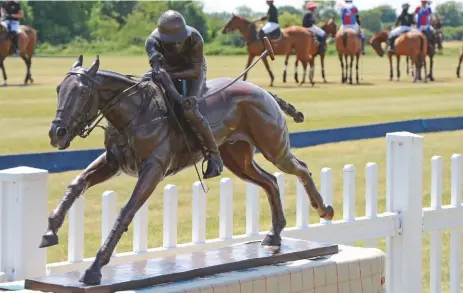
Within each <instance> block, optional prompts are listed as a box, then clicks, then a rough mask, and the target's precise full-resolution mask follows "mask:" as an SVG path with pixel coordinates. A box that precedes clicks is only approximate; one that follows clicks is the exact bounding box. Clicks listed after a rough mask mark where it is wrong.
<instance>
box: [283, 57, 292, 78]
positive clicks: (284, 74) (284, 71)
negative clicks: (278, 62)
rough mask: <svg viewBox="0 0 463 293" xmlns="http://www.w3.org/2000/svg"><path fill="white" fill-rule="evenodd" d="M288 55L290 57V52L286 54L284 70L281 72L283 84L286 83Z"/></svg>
mask: <svg viewBox="0 0 463 293" xmlns="http://www.w3.org/2000/svg"><path fill="white" fill-rule="evenodd" d="M289 55H291V52H290V53H288V54H286V58H285V68H284V70H283V83H286V74H287V71H288V59H289Z"/></svg>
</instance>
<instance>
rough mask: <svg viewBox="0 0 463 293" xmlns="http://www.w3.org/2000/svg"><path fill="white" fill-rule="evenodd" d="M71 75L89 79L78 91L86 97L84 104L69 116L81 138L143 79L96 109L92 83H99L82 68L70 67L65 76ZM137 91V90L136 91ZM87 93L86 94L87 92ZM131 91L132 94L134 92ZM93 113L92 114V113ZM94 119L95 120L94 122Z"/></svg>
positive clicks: (83, 97)
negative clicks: (87, 83)
mask: <svg viewBox="0 0 463 293" xmlns="http://www.w3.org/2000/svg"><path fill="white" fill-rule="evenodd" d="M71 75H78V76H85V77H87V78H88V80H89V81H90V86H86V85H84V84H83V85H82V87H81V91H80V97H79V98H81V99H86V103H85V106H84V108H83V110H82V111H79V112H78V113H77V115H73V116H71V119H70V121H69V124H70V125H72V124H73V122H76V123H77V126H79V130H78V131H79V133H78V134H77V135H78V136H80V137H82V138H86V137H88V136H89V135H90V133H91V132H92V131H93V130H94V129H95V128H96V127H98V124H99V123H100V122H101V120H103V118H104V114H105V113H106V112H107V111H108V110H109V109H111V108H112V107H113V106H115V105H116V104H117V103H118V102H119V101H120V100H121V99H122V98H123V95H124V94H125V93H126V92H127V91H129V90H130V89H132V88H134V87H136V86H138V85H139V84H140V83H142V82H143V81H144V80H143V79H142V80H140V81H139V82H137V83H136V84H134V85H132V86H130V87H129V88H127V89H125V90H123V91H122V92H120V93H118V94H116V95H115V96H114V97H112V98H111V99H109V101H108V103H107V104H106V105H105V106H104V107H103V108H102V109H101V110H100V111H98V103H94V102H93V99H94V97H93V95H92V93H93V90H94V84H97V85H100V84H101V83H100V82H99V81H98V80H96V79H95V78H94V77H93V76H91V75H90V74H88V72H87V71H86V70H85V69H83V68H72V69H71V70H69V72H68V73H67V74H66V77H65V79H66V78H67V77H69V76H71ZM136 92H137V91H136ZM136 92H135V93H136ZM87 93H88V94H87ZM135 93H133V94H135ZM118 96H120V97H119V99H118V100H117V101H116V102H115V103H110V102H111V101H112V100H114V99H115V98H116V97H118ZM61 111H63V109H59V108H58V109H57V112H61ZM93 113H95V114H94V115H93V116H92V114H93ZM95 121H96V122H95ZM53 122H58V123H61V124H62V122H61V121H59V120H56V118H55V119H54V120H53ZM70 125H65V126H66V127H68V128H69V126H70ZM100 127H101V126H100Z"/></svg>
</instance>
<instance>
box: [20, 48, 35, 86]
mask: <svg viewBox="0 0 463 293" xmlns="http://www.w3.org/2000/svg"><path fill="white" fill-rule="evenodd" d="M20 56H21V58H22V59H23V60H24V63H26V77H25V78H24V85H27V82H28V81H29V80H31V82H32V81H33V80H32V77H31V58H32V57H28V56H26V53H25V52H21V53H20Z"/></svg>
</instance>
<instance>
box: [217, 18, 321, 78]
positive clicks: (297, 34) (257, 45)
mask: <svg viewBox="0 0 463 293" xmlns="http://www.w3.org/2000/svg"><path fill="white" fill-rule="evenodd" d="M233 31H239V32H240V33H241V35H242V37H243V39H244V41H245V42H246V46H247V51H248V61H247V64H246V67H248V66H249V65H250V64H251V63H252V60H254V58H255V57H257V56H259V55H260V54H262V52H264V50H265V46H264V44H263V43H262V40H261V39H259V37H258V36H259V32H258V30H257V26H256V24H255V23H254V22H252V21H249V20H247V19H246V18H244V17H241V16H238V15H235V14H232V17H231V19H230V20H229V21H228V22H227V23H226V24H225V26H224V27H223V29H222V33H224V34H227V33H230V32H233ZM281 33H282V35H281V37H280V38H278V39H276V40H271V43H272V46H273V51H274V53H275V55H288V54H291V52H292V50H293V49H294V50H295V52H296V56H297V58H298V59H299V60H301V62H302V64H303V67H304V70H305V71H306V70H307V64H308V63H309V62H313V61H311V58H310V55H311V54H314V53H315V51H314V49H313V47H314V46H313V44H314V43H315V42H316V40H315V35H314V34H313V33H311V32H308V31H307V29H306V28H304V27H302V26H295V25H293V26H289V27H285V28H281ZM262 61H263V62H264V65H265V68H266V69H267V72H268V73H269V75H270V80H271V81H270V86H273V81H274V79H275V77H274V75H273V72H272V70H271V69H270V65H269V64H268V61H267V58H263V59H262ZM246 79H247V74H245V75H244V76H243V80H244V81H246ZM302 83H305V77H304V79H303V81H302V82H301V84H302Z"/></svg>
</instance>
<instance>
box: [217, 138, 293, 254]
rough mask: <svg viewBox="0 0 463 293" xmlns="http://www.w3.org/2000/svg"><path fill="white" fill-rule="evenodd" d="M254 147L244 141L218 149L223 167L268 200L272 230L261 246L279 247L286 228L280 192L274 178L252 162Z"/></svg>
mask: <svg viewBox="0 0 463 293" xmlns="http://www.w3.org/2000/svg"><path fill="white" fill-rule="evenodd" d="M254 151H255V147H254V146H251V145H250V144H249V143H248V142H246V141H237V142H235V143H233V144H224V145H222V146H221V147H220V154H221V156H222V158H223V162H224V165H225V166H226V167H227V168H228V169H229V170H230V171H231V172H232V173H234V174H235V175H236V176H238V177H240V178H241V179H243V180H246V181H249V182H252V183H254V184H256V185H258V186H260V187H262V188H263V189H264V190H265V192H266V194H267V198H268V202H269V205H270V211H271V213H272V229H271V230H270V231H269V234H268V235H267V236H266V237H265V239H264V240H263V241H262V245H266V246H280V245H281V236H280V234H281V231H283V229H284V228H285V226H286V219H285V215H284V213H283V206H282V204H281V199H280V191H279V189H278V183H277V180H276V178H275V176H273V175H271V174H269V173H268V172H266V171H265V170H263V169H262V168H261V167H260V166H259V165H258V164H257V163H256V162H255V161H254V160H253V156H254Z"/></svg>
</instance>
